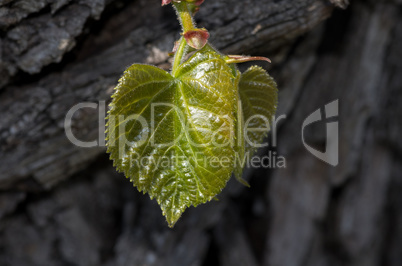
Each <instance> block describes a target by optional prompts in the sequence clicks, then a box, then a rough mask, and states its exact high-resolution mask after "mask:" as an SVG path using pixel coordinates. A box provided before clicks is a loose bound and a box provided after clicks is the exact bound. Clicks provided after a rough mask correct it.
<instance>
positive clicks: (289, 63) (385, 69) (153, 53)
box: [0, 0, 402, 266]
mask: <svg viewBox="0 0 402 266" xmlns="http://www.w3.org/2000/svg"><path fill="white" fill-rule="evenodd" d="M159 5H160V0H134V1H129V0H127V1H125V0H76V1H75V0H74V1H69V0H57V1H50V0H36V1H33V0H32V1H31V0H0V77H1V78H0V114H1V117H0V158H1V159H0V190H1V192H0V265H22V266H24V265H83V266H84V265H85V266H86V265H201V266H202V265H250V266H253V265H267V266H268V265H269V266H311V265H312V266H326V265H328V266H333V265H336V266H337V265H342V266H345V265H346V266H376V265H384V266H400V265H402V255H401V253H400V249H401V246H402V211H401V210H402V193H401V189H402V142H401V140H400V134H401V133H402V123H401V117H402V107H401V105H400V102H401V101H402V90H401V87H402V60H401V59H402V51H401V49H400V48H401V47H402V2H401V1H399V0H394V1H392V0H388V1H386V0H381V1H363V0H355V1H351V3H350V4H349V1H344V0H342V1H341V0H331V1H326V0H294V1H290V0H282V1H274V0H244V1H236V0H219V1H218V0H216V1H213V0H211V1H210V0H207V1H205V3H204V4H203V6H202V8H201V11H200V12H199V13H198V14H197V16H196V19H197V21H198V24H199V25H200V26H202V27H205V28H207V29H209V30H210V33H211V43H213V45H214V46H215V47H216V48H218V49H220V50H221V51H223V52H225V53H232V54H242V53H243V54H253V55H263V56H269V57H270V58H271V60H272V61H273V64H272V65H268V64H266V63H262V64H263V66H264V67H265V68H267V69H269V71H270V73H271V75H272V76H274V78H275V79H276V80H277V82H278V86H279V89H280V96H279V110H278V116H279V115H286V119H284V120H282V121H281V122H279V123H278V128H277V129H278V132H277V134H276V137H277V138H273V139H272V140H271V147H269V148H266V149H263V150H261V151H260V153H261V154H262V155H263V154H266V155H268V154H271V155H273V154H275V155H276V156H284V157H285V158H286V168H285V169H281V168H278V167H275V163H273V161H271V163H273V165H272V167H271V168H260V169H247V171H246V173H245V176H246V179H248V180H249V181H250V183H251V188H250V189H249V188H245V187H243V186H242V185H240V184H238V183H236V182H235V181H230V182H229V184H228V187H227V188H226V189H225V190H224V191H223V193H222V194H221V195H220V196H219V199H220V200H219V201H218V202H211V203H208V204H205V205H203V206H200V207H197V208H190V209H189V210H188V211H186V213H185V214H184V215H183V217H182V218H181V220H180V221H179V222H178V224H177V225H176V227H175V228H174V229H169V228H168V227H167V224H166V222H165V221H164V218H163V217H162V215H161V211H160V209H159V207H158V206H157V204H156V202H154V201H151V200H149V198H148V197H147V196H144V195H142V194H140V193H138V192H137V191H136V189H134V188H133V187H132V185H131V184H130V183H129V182H128V181H127V180H125V178H124V177H123V176H122V175H120V174H118V173H116V172H115V170H114V169H113V167H112V162H111V161H109V160H108V159H107V155H106V154H105V148H104V147H102V141H100V140H101V139H102V137H103V132H102V130H99V128H102V123H99V121H103V120H102V117H103V116H104V113H99V112H98V109H101V108H98V109H94V108H84V109H80V110H78V111H77V112H76V113H75V115H74V117H73V120H72V129H73V133H74V135H75V136H76V137H77V138H78V139H80V140H87V141H89V140H94V139H98V142H99V144H100V147H96V148H79V147H76V146H74V145H72V144H71V142H70V141H69V140H68V139H67V137H66V134H65V131H64V126H65V125H64V123H65V116H66V114H67V112H68V110H69V109H70V108H71V107H73V106H74V105H75V104H77V103H80V102H92V103H97V104H98V106H101V105H102V104H103V102H104V101H106V104H107V101H109V98H110V95H111V93H112V90H113V87H114V86H115V84H116V82H117V80H118V78H119V76H120V75H121V74H122V72H123V71H124V69H125V68H126V67H127V66H129V65H130V64H132V63H133V62H143V63H151V64H156V65H158V66H160V67H162V68H166V69H168V68H169V60H170V59H169V57H168V56H167V52H169V51H170V50H171V49H172V47H173V42H174V41H175V40H176V39H177V38H178V37H179V36H178V31H179V25H178V24H177V22H176V20H175V14H174V12H173V11H172V10H171V8H170V7H165V8H159ZM341 8H342V9H341ZM345 8H346V9H345ZM244 67H245V66H244ZM337 99H338V102H339V117H337V118H335V120H336V121H339V164H338V165H337V166H336V167H333V166H330V165H328V164H326V163H324V162H322V161H320V160H319V159H317V158H316V157H314V156H313V155H312V154H311V153H309V152H308V151H307V150H306V148H305V147H304V146H303V142H302V134H301V128H302V124H303V121H304V120H305V119H306V118H307V117H308V116H309V114H311V113H312V112H314V111H315V110H316V109H318V108H321V109H323V110H324V106H325V105H326V104H327V103H329V102H332V101H334V100H337ZM322 114H323V117H324V118H325V115H324V114H325V112H322ZM335 120H334V119H332V120H331V119H330V120H328V121H329V122H333V121H335ZM328 121H325V119H324V121H322V122H319V123H315V124H314V125H311V126H309V127H307V128H306V130H305V132H304V137H305V139H306V141H307V143H308V144H309V145H311V146H314V147H315V148H318V149H321V150H323V149H324V147H325V144H326V130H325V125H326V124H325V122H328ZM274 136H275V134H274ZM330 141H332V140H331V139H330ZM275 142H276V145H275ZM275 155H274V157H275ZM272 160H273V159H272Z"/></svg>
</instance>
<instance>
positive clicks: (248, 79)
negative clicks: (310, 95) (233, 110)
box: [239, 66, 278, 157]
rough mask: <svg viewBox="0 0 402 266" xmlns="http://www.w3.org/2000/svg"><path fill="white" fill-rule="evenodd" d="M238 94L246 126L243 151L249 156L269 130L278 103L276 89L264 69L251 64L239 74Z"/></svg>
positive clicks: (272, 80)
mask: <svg viewBox="0 0 402 266" xmlns="http://www.w3.org/2000/svg"><path fill="white" fill-rule="evenodd" d="M239 94H240V100H241V103H242V110H243V116H244V123H245V124H244V126H245V127H246V132H245V133H244V138H245V153H249V156H250V157H251V156H252V155H253V154H254V153H255V151H256V150H257V148H258V147H259V146H260V143H262V142H263V139H264V138H265V137H266V136H267V135H268V132H269V130H270V123H271V122H272V119H273V116H274V115H275V111H276V107H277V105H278V89H277V86H276V83H275V81H274V79H273V78H272V77H271V76H269V74H268V73H267V72H266V71H265V70H264V69H262V68H261V67H259V66H252V67H250V68H249V69H247V71H246V72H244V73H243V74H242V75H241V78H240V82H239Z"/></svg>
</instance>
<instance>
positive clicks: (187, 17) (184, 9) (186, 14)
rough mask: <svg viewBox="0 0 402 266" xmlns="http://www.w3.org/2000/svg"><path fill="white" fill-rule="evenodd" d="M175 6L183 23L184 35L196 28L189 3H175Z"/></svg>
mask: <svg viewBox="0 0 402 266" xmlns="http://www.w3.org/2000/svg"><path fill="white" fill-rule="evenodd" d="M173 6H174V7H175V8H176V11H177V17H178V19H179V21H180V23H181V26H182V29H183V33H184V32H186V31H189V30H193V29H194V28H195V25H194V21H193V17H192V16H191V12H190V10H189V9H188V6H187V2H186V1H181V2H173Z"/></svg>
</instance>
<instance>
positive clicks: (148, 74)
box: [106, 45, 248, 227]
mask: <svg viewBox="0 0 402 266" xmlns="http://www.w3.org/2000/svg"><path fill="white" fill-rule="evenodd" d="M246 81H247V80H245V81H244V82H246ZM237 83H238V80H236V77H235V76H234V74H233V71H232V69H231V68H230V66H229V65H227V64H226V62H225V61H224V58H223V57H222V56H221V55H220V54H218V53H217V52H215V51H214V50H213V49H212V48H211V47H210V46H209V45H206V46H205V47H204V48H202V49H201V50H199V51H198V52H196V53H195V54H194V55H193V56H192V57H191V58H189V59H188V60H187V61H186V62H184V63H182V64H181V65H180V67H179V68H178V69H177V70H176V71H175V72H174V76H173V75H171V74H170V73H167V72H165V71H164V70H161V69H159V68H157V67H154V66H149V65H141V64H134V65H132V66H130V67H129V68H128V69H127V70H126V71H125V73H124V75H123V77H122V78H121V79H120V81H119V84H118V86H117V87H116V89H115V93H114V95H113V100H112V103H111V104H110V111H109V115H108V124H107V131H106V133H107V146H108V152H109V153H110V157H111V159H112V160H113V161H114V165H115V166H116V168H117V169H118V170H119V171H121V172H124V174H125V175H126V177H127V178H129V179H130V180H131V181H132V182H133V184H134V186H136V187H137V188H138V190H140V191H143V192H144V193H145V192H146V193H148V194H149V195H150V197H151V198H156V200H157V202H158V204H159V205H160V206H161V209H162V212H163V214H164V215H165V216H166V219H167V221H168V224H169V226H171V227H172V226H173V225H174V224H175V223H176V221H177V220H178V219H179V218H180V216H181V214H182V213H183V212H184V210H185V209H186V208H187V207H190V206H197V205H198V204H201V203H205V202H207V201H209V200H211V199H213V198H214V197H215V196H216V195H217V194H218V193H219V192H220V191H221V190H222V189H223V188H224V187H225V185H226V183H227V181H228V180H229V178H230V176H231V173H232V172H233V170H234V159H235V152H236V148H235V139H236V138H235V135H236V133H235V124H236V121H237V117H236V116H237V115H238V112H237V100H238V98H239V94H238V91H237V88H238V86H237ZM245 93H246V94H247V91H246V92H245ZM246 94H245V95H246ZM247 110H248V109H247Z"/></svg>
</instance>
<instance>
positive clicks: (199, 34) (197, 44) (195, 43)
mask: <svg viewBox="0 0 402 266" xmlns="http://www.w3.org/2000/svg"><path fill="white" fill-rule="evenodd" d="M183 36H184V38H185V39H186V42H187V44H188V45H189V46H191V47H193V48H194V49H197V50H199V49H201V48H202V47H204V46H205V44H207V42H208V39H209V32H208V31H207V30H206V29H194V30H189V31H186V32H185V33H184V34H183Z"/></svg>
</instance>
